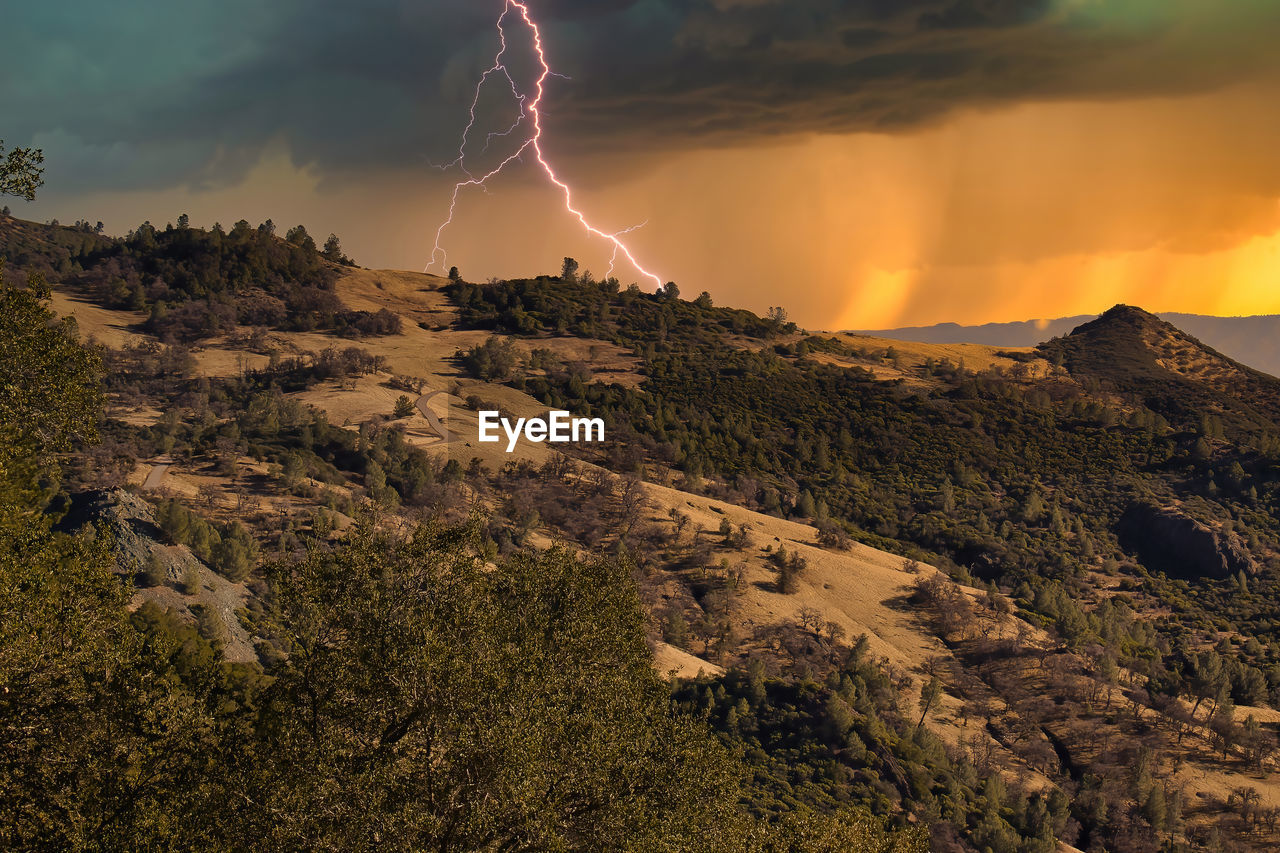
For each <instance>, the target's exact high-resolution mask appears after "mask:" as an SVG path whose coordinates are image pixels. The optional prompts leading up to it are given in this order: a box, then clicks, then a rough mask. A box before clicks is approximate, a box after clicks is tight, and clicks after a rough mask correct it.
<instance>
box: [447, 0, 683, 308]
mask: <svg viewBox="0 0 1280 853" xmlns="http://www.w3.org/2000/svg"><path fill="white" fill-rule="evenodd" d="M512 11H515V12H516V13H518V14H519V15H520V17H521V19H523V21H524V23H525V25H526V26H528V28H529V30H530V33H531V36H532V40H533V49H534V53H536V54H537V57H538V66H539V68H540V69H541V72H540V73H539V75H538V79H537V82H536V83H535V84H534V94H533V97H532V98H529V96H528V95H527V94H525V93H522V92H521V91H520V89H519V87H518V86H517V85H516V82H515V79H514V78H513V77H512V76H511V72H510V71H509V70H508V69H507V67H506V65H505V64H503V56H504V55H505V54H506V52H507V32H506V29H505V27H504V21H506V18H507V15H509V14H511V12H512ZM497 28H498V40H499V45H500V46H499V48H498V52H497V54H496V55H495V56H494V58H493V66H492V67H491V68H489V69H488V70H487V71H485V72H484V74H482V75H481V77H480V81H479V82H478V83H477V84H476V91H475V97H474V98H473V99H472V101H471V109H470V119H469V121H468V122H467V126H466V128H464V129H463V131H462V142H461V144H460V145H459V146H458V157H457V159H455V160H454V161H453V162H451V163H449V164H447V165H446V166H445V168H449V167H452V166H457V167H458V168H459V169H460V170H461V171H462V173H463V174H464V175H465V176H466V179H465V180H462V181H458V182H457V183H456V184H454V186H453V194H452V196H451V198H450V200H449V215H448V217H447V218H446V219H445V220H444V222H442V223H440V227H439V228H437V229H436V242H435V245H434V246H433V247H432V249H431V261H430V262H429V263H428V264H427V267H426V269H428V270H430V269H431V268H432V267H433V266H435V265H436V261H437V259H439V262H440V265H441V268H445V266H446V265H447V264H448V255H447V253H446V252H445V250H444V248H443V247H442V246H441V245H440V241H441V238H442V237H443V235H444V231H445V229H446V228H448V227H449V226H450V225H451V224H452V223H453V217H454V212H455V211H456V209H457V206H458V195H459V194H460V193H461V192H462V190H463V189H465V188H466V187H480V188H481V189H484V188H485V184H486V183H487V182H488V180H489V179H490V178H492V177H494V176H495V175H497V174H499V173H501V172H502V171H503V170H504V169H506V168H507V166H509V165H510V164H511V163H512V162H514V161H516V160H523V157H524V154H525V152H526V151H528V152H531V153H532V154H533V156H534V158H535V159H536V160H537V161H538V165H539V166H541V167H542V170H543V171H544V172H545V173H546V175H547V179H548V180H550V181H551V183H553V184H555V185H556V187H557V188H559V190H560V191H561V192H562V193H563V194H564V207H565V210H567V211H568V212H569V213H570V214H572V215H573V216H574V218H576V219H577V220H578V222H579V223H581V224H582V227H583V228H585V229H586V230H587V231H588V232H589V233H591V234H593V235H595V236H597V237H601V238H603V239H605V240H608V241H609V242H610V243H612V244H613V254H612V256H611V257H610V259H609V272H608V273H607V274H606V276H609V275H612V274H613V269H614V266H615V264H616V263H617V260H618V253H619V252H621V253H622V255H623V256H624V257H625V258H626V259H627V261H629V262H630V263H631V265H632V266H633V267H635V268H636V270H637V271H638V272H639V273H640V274H641V275H643V276H644V277H645V278H648V279H651V280H652V281H653V283H654V285H655V286H661V285H662V279H660V278H659V277H658V276H657V275H656V274H654V273H652V272H650V271H649V270H647V269H646V268H644V267H643V266H641V265H640V262H639V261H637V260H636V258H635V255H633V254H632V252H631V249H630V248H629V247H628V246H627V244H626V243H624V242H623V241H622V239H621V238H622V236H623V235H625V234H627V233H629V232H631V231H634V230H635V229H637V228H640V227H642V225H643V223H642V224H641V225H633V226H631V227H630V228H624V229H623V230H621V231H615V232H613V233H609V232H606V231H601V230H600V229H599V228H597V227H595V226H594V225H592V224H591V222H590V221H588V219H587V217H586V214H584V213H583V212H582V211H581V210H579V209H578V208H576V207H574V206H573V191H572V190H571V189H570V188H569V185H568V184H567V183H565V182H564V181H562V180H561V179H560V178H559V177H558V176H557V175H556V172H555V169H553V168H552V167H551V163H550V162H549V161H548V160H547V158H546V156H545V155H544V154H543V151H542V113H541V106H542V96H543V93H544V84H545V83H546V80H547V78H548V77H551V76H557V77H558V76H562V75H558V74H556V73H555V72H553V71H552V70H551V66H550V64H548V62H547V56H546V52H545V51H544V50H543V47H542V32H541V30H539V29H538V25H537V23H535V22H534V20H533V16H532V14H531V13H530V11H529V7H528V5H527V4H526V3H524V2H521V0H505V2H504V4H503V8H502V14H501V15H499V16H498V21H497ZM494 74H501V75H502V76H503V77H504V78H505V79H506V81H507V82H508V83H509V84H510V85H511V94H512V97H514V98H515V99H516V103H517V104H518V105H519V115H518V116H517V117H516V120H515V122H514V123H513V124H512V125H511V127H509V128H508V129H507V130H505V131H499V132H496V133H490V134H489V135H488V137H487V138H486V140H485V148H486V149H487V148H488V147H489V143H490V142H492V141H493V139H494V138H495V137H500V136H510V135H511V134H513V133H515V132H516V130H517V129H518V128H520V127H521V125H522V124H526V123H525V118H526V117H527V118H528V119H530V121H529V122H528V123H527V126H528V127H529V135H528V136H527V137H526V138H525V139H524V141H523V142H522V143H521V145H520V146H519V147H518V148H517V149H516V150H515V151H514V152H513V153H512V154H510V155H508V156H507V157H506V158H505V159H504V160H502V162H500V163H499V164H498V165H497V166H495V167H494V168H493V169H491V170H490V171H488V172H486V173H485V174H484V175H482V176H481V177H476V175H475V174H474V173H473V172H472V171H471V170H470V169H468V168H467V163H466V148H467V141H468V138H469V136H470V135H471V131H472V130H473V129H474V127H475V123H476V106H477V104H478V103H479V102H480V91H481V90H482V89H483V88H484V84H485V83H486V82H487V81H488V79H489V78H490V77H491V76H493V75H494Z"/></svg>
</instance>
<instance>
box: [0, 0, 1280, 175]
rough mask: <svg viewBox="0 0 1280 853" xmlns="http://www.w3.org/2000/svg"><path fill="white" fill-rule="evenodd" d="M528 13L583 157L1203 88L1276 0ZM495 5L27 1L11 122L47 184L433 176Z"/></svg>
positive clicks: (1273, 12) (1269, 36)
mask: <svg viewBox="0 0 1280 853" xmlns="http://www.w3.org/2000/svg"><path fill="white" fill-rule="evenodd" d="M531 4H532V5H533V6H534V8H535V10H536V12H537V15H538V16H539V19H540V20H541V21H542V22H543V23H544V35H545V37H546V41H547V46H548V49H549V50H551V52H552V54H553V58H554V60H555V62H556V64H557V68H558V70H560V71H563V72H564V73H565V74H567V75H568V76H569V77H570V78H571V79H568V80H562V79H558V78H556V79H553V81H552V86H551V88H550V90H549V92H548V96H547V104H546V114H547V118H548V128H549V129H548V133H549V135H550V136H551V138H552V141H553V142H554V144H555V145H556V146H557V150H558V151H565V152H567V153H570V154H574V155H577V156H582V155H596V156H599V155H600V154H601V153H602V152H617V153H618V154H620V155H624V156H627V157H642V156H644V155H647V154H652V153H653V152H660V151H668V150H675V149H688V148H696V147H703V146H708V145H737V144H755V143H759V142H761V141H762V140H767V139H772V138H779V137H785V136H788V135H792V134H803V133H815V132H816V133H846V132H856V131H877V132H900V131H904V130H913V129H916V128H918V127H920V126H922V125H927V124H929V123H931V122H937V121H939V120H940V119H942V118H944V117H946V116H949V115H951V114H952V113H953V112H955V111H957V110H963V109H967V108H974V107H988V106H996V105H1003V104H1012V103H1017V102H1020V101H1029V100H1046V99H1063V98H1095V99H1113V98H1127V97H1135V96H1141V95H1153V94H1181V93H1186V92H1194V91H1203V90H1206V89H1211V88H1214V87H1218V86H1223V85H1226V84H1229V83H1231V82H1234V81H1236V80H1238V79H1244V78H1246V77H1250V76H1257V75H1258V74H1260V73H1271V72H1272V71H1274V69H1275V66H1276V64H1277V63H1278V62H1280V58H1278V57H1277V54H1276V52H1275V51H1274V50H1273V49H1272V45H1273V43H1274V39H1275V37H1276V35H1277V34H1278V33H1280V4H1275V3H1274V2H1269V0H1219V2H1210V1H1209V0H1117V2H1107V3H1103V2H1100V0H851V1H846V2H841V0H787V2H780V0H543V2H538V0H531ZM500 8H501V5H500V3H498V2H497V0H493V2H466V3H462V2H442V0H434V2H426V3H423V2H409V0H369V2H365V3H361V4H351V3H336V2H332V0H328V2H320V3H314V2H313V3H303V2H301V0H276V1H275V2H272V3H260V2H249V0H220V2H218V3H213V2H210V0H198V2H197V1H196V0H193V2H189V3H182V4H176V5H175V4H172V3H160V2H158V0H121V2H118V3H113V4H105V5H104V4H101V3H89V2H86V1H85V0H76V2H68V3H63V4H56V6H50V5H48V4H44V5H40V4H23V5H22V6H21V7H19V8H17V9H14V10H10V11H7V12H6V24H7V25H8V28H9V30H10V32H14V33H21V34H22V38H17V39H12V40H11V41H10V44H9V45H8V46H7V47H6V50H5V52H4V53H3V55H0V81H3V82H0V116H4V119H3V124H4V126H3V128H0V129H2V130H3V131H4V135H5V137H6V138H7V139H9V140H10V141H11V142H13V143H16V144H23V143H25V142H27V141H30V140H39V141H40V144H44V145H45V146H46V148H47V153H48V154H49V160H50V181H51V187H54V186H56V185H58V184H61V185H62V186H64V187H83V188H94V187H121V188H123V187H128V188H148V187H164V186H174V185H185V186H193V187H218V186H226V185H230V184H234V183H235V182H237V181H240V180H242V179H243V178H244V176H245V175H246V174H247V170H248V169H249V168H250V166H251V164H253V163H256V162H258V160H259V159H260V157H261V153H262V151H263V150H265V149H266V148H267V146H268V145H270V144H272V143H273V142H277V141H280V140H283V141H284V142H285V143H286V144H287V145H288V147H289V150H290V151H291V152H292V156H293V158H294V160H295V162H296V164H298V165H300V166H301V165H306V166H309V167H313V168H314V169H316V170H317V173H318V174H320V175H321V176H323V178H324V179H327V180H332V181H342V180H344V179H350V178H357V179H358V178H360V177H362V176H365V175H367V174H368V173H370V172H371V171H376V170H386V169H406V168H407V169H424V168H426V166H427V164H428V163H429V162H431V161H440V160H447V159H449V156H448V155H449V154H450V151H451V150H452V145H453V140H454V139H455V137H456V134H457V131H458V130H459V125H460V119H461V117H462V116H463V115H464V112H463V111H464V110H465V108H466V105H467V103H468V102H469V99H470V92H471V87H472V85H473V84H474V81H475V80H476V78H477V77H478V76H479V75H480V73H481V72H482V71H483V70H484V68H485V67H486V66H487V63H488V62H489V61H490V60H491V58H492V52H493V49H494V34H493V29H492V24H493V18H494V15H495V13H496V11H497V10H498V9H500ZM514 32H515V30H514V29H513V33H514ZM518 41H519V40H518V39H513V43H515V42H518ZM520 49H521V48H520V46H519V45H518V44H516V45H515V46H514V47H513V55H516V54H518V52H519V50H520ZM516 63H517V64H519V63H520V60H519V58H518V56H517V58H516ZM523 67H524V68H525V69H526V70H527V69H528V68H529V67H530V66H529V63H528V61H527V58H526V60H525V62H524V64H523ZM496 108H497V107H495V109H496ZM505 108H506V109H507V110H508V111H509V109H510V106H509V104H508V105H506V107H505Z"/></svg>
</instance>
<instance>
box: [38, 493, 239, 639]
mask: <svg viewBox="0 0 1280 853" xmlns="http://www.w3.org/2000/svg"><path fill="white" fill-rule="evenodd" d="M95 526H96V528H98V529H101V530H103V531H104V532H105V533H106V534H107V535H109V536H110V537H111V553H112V555H113V556H114V557H115V563H116V571H117V572H118V573H119V574H121V575H124V576H126V577H127V578H129V581H130V583H132V582H133V579H134V578H135V577H136V576H137V575H138V573H139V572H141V571H142V570H143V569H144V568H145V567H146V566H147V564H148V562H149V561H150V560H151V558H152V555H155V556H156V557H158V558H159V560H160V563H161V564H162V565H163V566H164V567H165V574H166V576H167V577H166V580H165V581H164V582H163V583H161V584H158V585H156V586H152V587H147V588H143V589H138V590H136V591H135V592H134V595H133V600H132V601H131V602H130V607H131V608H133V607H139V606H141V605H142V603H143V602H144V601H154V602H155V603H156V604H158V605H159V606H160V607H162V608H165V609H168V608H172V609H173V610H175V611H176V612H178V613H179V614H180V615H182V616H183V617H184V618H187V619H190V620H193V621H194V619H195V616H194V614H193V613H192V612H191V609H190V608H191V607H192V606H194V605H200V606H202V607H204V608H206V609H207V610H210V611H212V612H214V613H216V614H217V615H218V617H219V619H220V620H221V622H222V631H221V635H222V636H221V637H220V639H221V641H222V643H223V654H224V655H225V656H226V658H227V660H232V661H250V660H256V659H257V653H256V652H255V651H254V645H253V639H252V638H251V637H250V636H249V634H248V632H247V631H245V629H244V626H243V625H241V624H240V619H239V617H237V616H236V611H237V610H238V609H240V608H241V607H243V606H244V603H245V599H246V598H248V594H249V593H248V589H247V588H246V587H245V586H244V584H238V583H232V582H231V581H229V580H227V579H226V578H224V577H222V576H221V575H219V574H218V573H216V572H214V571H213V570H212V569H210V568H209V567H208V566H206V565H205V564H204V563H203V562H201V561H200V559H199V558H198V557H196V555H195V554H192V553H191V550H190V549H189V548H187V547H186V546H185V545H166V544H164V542H163V539H164V534H163V532H162V531H161V530H160V527H159V526H158V525H157V524H156V518H155V513H154V512H153V510H152V508H151V504H149V503H147V502H146V501H145V500H143V499H142V498H140V497H138V496H137V495H135V494H134V493H133V492H130V491H127V490H125V489H109V490H107V491H95V492H83V493H81V494H79V495H76V496H75V497H74V498H72V501H71V509H70V511H68V513H67V514H66V516H65V517H64V518H63V519H62V521H61V522H60V523H59V524H58V527H59V529H61V530H63V531H66V532H68V533H77V532H84V533H86V534H88V535H90V536H92V535H96V531H95ZM193 570H194V571H195V572H196V573H197V574H199V576H200V589H199V590H198V591H197V592H196V593H194V594H192V595H187V594H185V593H183V592H182V591H181V590H180V589H179V588H178V582H179V581H180V580H181V579H182V578H183V577H184V576H185V575H187V574H188V573H189V572H191V571H193Z"/></svg>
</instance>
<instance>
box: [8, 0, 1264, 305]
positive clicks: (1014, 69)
mask: <svg viewBox="0 0 1280 853" xmlns="http://www.w3.org/2000/svg"><path fill="white" fill-rule="evenodd" d="M528 3H529V6H530V8H531V10H532V11H533V13H534V15H535V18H536V19H537V20H538V21H539V22H540V23H541V25H542V30H543V37H544V42H545V47H546V50H547V52H548V56H549V58H550V60H551V62H552V64H553V66H554V67H555V68H556V70H557V71H558V72H561V73H562V74H564V75H565V77H553V78H551V79H550V80H549V81H548V91H547V95H546V100H545V102H544V104H543V123H544V126H545V131H546V132H545V137H544V138H545V144H544V150H545V152H546V153H547V155H548V157H549V158H550V159H551V160H552V161H553V163H554V165H555V167H556V168H557V170H558V171H559V172H560V174H561V175H562V177H564V178H565V179H566V180H567V181H568V182H569V183H570V184H571V185H572V186H573V187H574V189H575V192H576V201H577V202H578V205H579V207H580V208H581V209H582V210H583V211H584V212H586V213H587V214H588V216H589V217H590V218H591V219H592V220H593V221H594V222H596V223H598V224H599V226H600V227H602V228H604V229H605V230H610V231H613V230H618V229H622V228H626V227H628V226H632V225H637V224H639V223H642V222H643V223H645V224H644V227H643V228H641V229H639V230H637V231H634V232H632V233H630V234H628V235H627V237H626V239H627V241H628V245H630V246H632V247H633V249H634V251H635V253H636V256H637V258H638V259H639V260H640V262H641V263H642V264H644V265H645V266H647V267H649V268H651V269H652V270H653V271H654V272H655V273H657V274H658V275H659V276H661V278H662V279H663V280H668V279H670V280H675V281H676V282H677V283H678V284H679V285H680V288H681V291H682V293H683V294H684V295H685V296H687V297H691V296H693V295H695V294H696V293H697V292H698V291H701V290H707V291H710V293H711V294H712V296H713V297H714V298H715V300H716V301H717V303H720V304H731V305H738V306H742V307H747V308H752V309H755V310H758V311H763V310H764V309H765V308H766V307H768V306H770V305H782V306H784V307H786V308H787V309H788V310H789V312H790V314H791V316H792V318H793V319H795V320H797V321H798V322H799V323H801V325H803V326H806V327H809V328H827V329H830V328H886V327H891V326H900V325H921V324H928V323H935V322H943V321H954V322H959V323H982V322H996V321H1009V320H1025V319H1034V318H1041V317H1058V316H1064V315H1074V314H1086V313H1092V312H1099V311H1102V310H1104V309H1105V308H1107V307H1109V306H1110V305H1112V304H1114V303H1117V302H1126V303H1129V304H1136V305H1140V306H1142V307H1145V308H1148V309H1150V310H1154V311H1184V312H1196V313H1210V314H1224V315H1225V314H1259V313H1280V50H1278V49H1277V47H1276V45H1277V44H1278V43H1280V2H1276V0H845V2H841V0H528ZM502 8H503V3H502V0H456V1H455V2H440V0H418V1H417V2H392V0H371V2H363V3H359V4H357V3H342V4H339V3H334V2H321V3H317V2H306V3H304V2H302V0H279V2H271V3H262V2H260V0H254V2H248V0H221V2H218V3H212V2H206V0H199V2H189V3H181V4H175V3H160V2H157V0H121V2H116V3H88V2H67V3H61V4H23V6H21V7H19V8H14V9H7V10H6V11H5V13H4V17H5V21H6V30H7V31H8V33H9V35H10V38H8V39H6V40H5V41H6V47H5V50H4V51H2V52H0V138H2V139H4V140H5V143H6V144H7V145H9V146H13V145H34V146H39V147H41V148H43V149H44V151H45V154H46V167H47V181H46V186H45V187H44V189H43V190H42V196H41V198H40V199H39V200H38V201H37V202H35V203H31V204H27V203H24V202H21V201H17V200H9V201H8V202H7V203H8V204H9V205H10V207H11V208H12V209H13V212H14V213H15V214H16V215H19V216H25V217H28V218H34V219H42V220H45V219H50V218H55V217H56V218H58V219H60V220H61V221H63V222H64V223H65V222H70V221H74V220H76V219H79V218H85V219H89V220H91V221H97V220H102V221H104V222H105V223H106V225H107V228H108V230H109V231H111V232H114V233H123V232H125V231H127V230H128V229H129V228H131V227H133V226H134V225H136V224H137V223H139V222H141V221H142V220H144V219H146V220H151V221H152V222H154V223H156V224H163V223H165V222H166V221H172V220H174V219H176V218H177V216H178V214H179V213H182V212H187V213H189V214H190V216H191V219H192V222H193V224H200V225H206V226H207V225H211V224H212V223H213V222H214V221H220V222H222V223H223V225H224V226H229V225H230V224H231V223H233V222H235V221H236V220H237V219H241V218H244V219H248V220H250V221H251V222H253V223H255V224H256V223H257V222H259V221H261V220H263V219H267V218H271V219H273V220H274V221H275V222H276V223H277V224H278V225H280V226H282V228H283V227H287V226H290V225H293V224H296V223H299V222H301V223H303V224H305V225H306V226H307V228H308V229H309V230H310V231H311V232H312V233H313V234H314V235H316V236H317V237H318V238H321V239H322V238H323V237H324V236H326V235H327V234H328V233H329V232H331V231H332V232H336V233H337V234H338V235H339V236H340V237H341V238H342V242H343V246H344V248H345V249H346V251H347V252H348V254H350V255H352V256H353V257H354V258H355V259H356V260H357V261H358V262H359V263H361V264H362V265H365V266H370V267H396V268H408V269H422V268H423V267H424V266H425V265H426V264H427V263H428V261H429V260H430V259H431V249H432V245H433V243H434V242H435V232H436V228H437V226H438V225H439V224H440V222H441V220H442V219H443V218H444V217H445V215H446V213H447V209H448V204H449V197H450V192H451V188H452V186H453V184H454V182H455V181H457V180H458V179H459V177H460V173H459V172H458V171H457V170H456V169H454V170H445V171H441V170H439V169H437V168H434V167H433V164H442V163H447V162H449V161H450V160H452V159H453V158H454V157H456V156H457V148H458V139H459V134H460V132H461V130H462V128H463V126H464V125H465V123H466V119H467V109H468V107H469V105H470V101H471V97H472V89H473V87H474V85H475V82H476V81H477V79H478V78H479V77H480V75H481V74H482V73H483V72H484V70H485V69H486V68H487V67H488V66H489V64H490V63H491V62H492V58H493V54H494V52H495V50H496V47H497V36H496V31H495V30H494V27H493V24H494V21H495V19H496V18H497V16H498V15H499V14H500V13H501V11H502ZM509 21H510V24H509V26H508V37H509V41H510V42H511V46H512V47H511V57H512V60H513V61H512V66H511V67H512V71H513V73H514V77H515V80H516V82H517V84H518V85H519V86H521V87H522V88H525V89H528V88H531V86H532V82H533V71H534V64H533V63H532V61H531V57H530V54H529V50H528V42H529V40H528V35H529V32H528V30H527V29H526V28H524V27H523V26H522V25H520V24H519V23H518V22H517V21H516V20H515V19H514V18H509ZM495 83H496V81H495ZM503 85H505V83H504V84H503ZM516 109H517V108H516V106H515V105H514V103H513V101H512V98H511V93H510V91H509V90H506V91H505V92H504V91H503V87H502V86H501V85H496V84H495V85H494V86H493V87H492V88H490V89H488V90H487V91H486V96H485V97H484V98H482V100H481V103H480V109H479V123H478V125H477V132H476V133H474V134H473V136H472V142H473V144H472V146H471V148H469V149H468V153H469V154H471V155H472V156H474V158H475V159H474V161H473V162H474V163H475V164H477V166H478V167H484V166H485V165H486V164H491V163H494V162H496V159H495V158H500V157H501V156H503V154H504V153H508V152H509V149H503V147H502V146H503V145H504V144H506V143H507V142H508V141H509V140H508V139H494V140H493V144H492V146H491V148H490V150H489V151H488V152H482V151H481V148H482V147H483V142H484V138H485V135H486V134H487V133H488V132H489V131H492V130H502V129H505V128H506V127H507V126H508V125H509V124H510V123H511V121H512V120H513V119H514V118H515V116H516ZM443 245H444V247H445V248H446V249H447V250H448V252H449V263H451V264H457V265H458V266H459V267H460V269H461V271H462V274H463V275H464V277H466V278H469V279H472V280H484V279H487V278H489V277H490V276H499V277H503V276H515V275H531V274H536V273H544V272H554V271H556V270H558V268H559V265H560V259H561V258H562V257H563V256H565V255H573V256H575V257H576V258H578V259H579V261H580V262H581V264H582V267H583V268H584V269H589V270H590V271H592V272H593V273H595V274H596V275H597V276H600V275H603V273H604V272H605V270H606V268H607V267H608V264H609V256H610V253H611V247H610V246H609V245H608V244H607V243H606V242H604V241H602V240H599V239H596V238H591V237H589V236H587V235H585V234H584V233H583V231H582V229H581V228H580V227H579V226H578V224H577V222H576V221H574V220H572V219H571V218H570V217H569V216H568V214H567V213H566V212H565V211H564V209H563V205H562V201H561V198H560V196H559V195H558V194H557V192H556V191H555V189H554V187H551V186H549V185H548V183H547V182H546V179H545V176H544V175H543V174H542V173H541V171H540V170H539V169H537V168H536V164H534V163H530V162H528V161H527V159H526V162H524V163H522V164H514V167H513V168H512V169H511V170H510V171H509V172H507V173H504V174H503V175H502V176H500V177H499V178H498V179H496V180H494V181H493V182H492V183H491V184H490V186H489V191H488V193H487V194H486V193H483V192H480V191H476V190H472V191H469V192H464V193H463V194H462V195H461V197H460V201H459V205H458V209H457V216H456V219H455V222H454V225H453V226H452V227H451V228H449V229H448V230H446V231H445V233H444V243H443ZM437 271H438V267H437ZM617 274H618V276H619V278H621V279H622V280H623V282H624V283H625V282H629V281H631V280H638V281H641V282H642V283H645V284H647V283H646V282H644V280H643V278H642V277H641V276H639V275H638V274H637V273H636V271H635V270H634V269H632V268H629V267H628V266H626V265H621V266H620V267H619V268H618V270H617Z"/></svg>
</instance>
